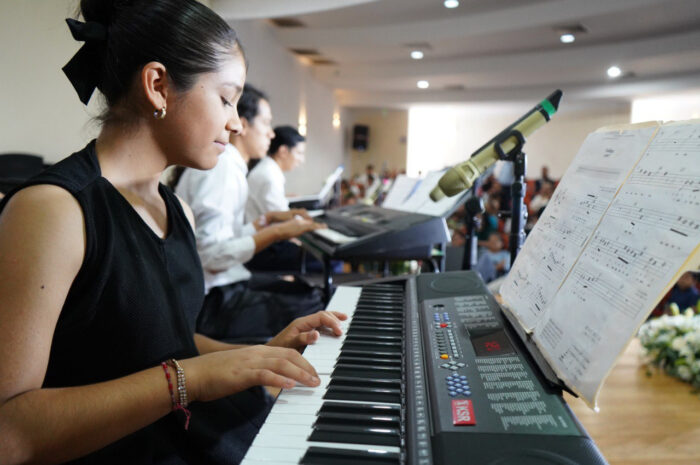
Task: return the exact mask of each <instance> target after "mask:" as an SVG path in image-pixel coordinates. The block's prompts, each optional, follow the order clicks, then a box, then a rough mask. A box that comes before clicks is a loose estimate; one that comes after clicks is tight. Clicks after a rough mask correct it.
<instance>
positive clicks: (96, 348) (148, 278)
mask: <svg viewBox="0 0 700 465" xmlns="http://www.w3.org/2000/svg"><path fill="white" fill-rule="evenodd" d="M36 184H54V185H57V186H60V187H62V188H64V189H66V190H67V191H69V192H70V193H71V194H73V196H74V197H75V198H76V199H77V200H78V202H79V203H80V206H81V207H82V210H83V213H84V218H85V231H86V250H85V259H84V262H83V264H82V267H81V269H80V271H79V273H78V275H77V276H76V278H75V280H74V282H73V284H72V286H71V288H70V291H69V293H68V296H67V298H66V301H65V304H64V306H63V308H62V310H61V314H60V317H59V319H58V322H57V325H56V330H55V332H54V337H53V341H52V345H51V353H50V357H49V364H48V368H47V372H46V378H45V381H44V387H47V388H50V387H69V386H80V385H84V384H89V383H97V382H100V381H106V380H111V379H115V378H118V377H121V376H125V375H128V374H131V373H134V372H137V371H139V370H143V369H147V368H151V367H154V366H158V365H159V364H160V362H161V361H163V360H166V359H169V358H172V357H174V358H187V357H192V356H195V355H197V354H198V352H197V348H196V346H195V344H194V337H193V335H194V328H195V322H196V319H197V314H198V312H199V310H200V308H201V304H202V300H203V293H204V281H203V275H202V269H201V265H200V262H199V257H198V256H197V252H196V247H195V238H194V233H193V231H192V229H191V227H190V224H189V222H188V221H187V218H186V217H185V214H184V212H183V211H182V208H181V206H180V203H179V201H178V200H177V198H176V197H175V195H174V194H173V193H172V191H171V190H170V189H168V188H167V187H165V186H163V185H161V186H159V191H160V194H161V196H162V197H163V199H164V201H165V203H166V206H167V216H168V233H167V236H166V238H165V239H161V238H159V237H158V236H157V235H156V234H154V232H153V231H152V230H151V229H150V228H149V227H148V226H147V225H146V223H145V222H144V221H143V220H142V219H141V217H140V216H139V215H138V213H137V212H136V211H135V210H134V209H133V208H132V207H131V205H130V204H129V203H128V202H127V200H126V199H125V198H124V197H123V196H122V195H121V194H120V193H119V192H118V191H117V190H116V188H115V187H114V186H112V185H111V184H110V183H109V181H107V180H106V179H105V178H103V177H102V176H101V173H100V168H99V164H98V162H97V156H96V153H95V144H94V141H93V142H91V143H90V144H88V146H87V147H86V148H85V149H83V150H82V151H80V152H77V153H74V154H73V155H71V156H70V157H68V158H66V159H65V160H63V161H61V162H59V163H57V164H55V165H53V166H52V167H50V168H49V169H48V170H46V171H44V172H43V173H41V174H39V175H38V176H36V177H34V178H32V179H30V180H29V181H28V182H27V183H26V184H25V185H24V186H27V185H36ZM16 191H17V190H14V191H12V192H11V193H9V194H8V196H7V197H6V198H5V199H3V201H2V202H0V212H1V211H2V209H3V208H4V206H5V205H6V203H7V201H8V200H9V199H10V198H11V197H12V195H13V194H14V193H15V192H16ZM163 389H164V390H166V389H167V384H166V381H165V378H164V379H163ZM269 407H270V402H269V398H268V397H266V396H265V393H264V391H263V390H262V389H261V388H257V389H252V390H250V391H246V392H243V393H240V394H239V395H235V396H231V397H229V398H226V399H222V400H219V401H215V402H206V403H195V404H193V405H192V406H191V411H192V420H191V423H190V428H189V430H188V431H185V430H184V429H183V423H182V421H181V420H182V419H181V418H178V416H177V415H176V414H174V413H171V414H169V415H167V416H165V417H163V418H162V419H160V420H159V421H157V422H155V423H154V424H152V425H150V426H148V427H146V428H143V429H142V430H140V431H137V432H135V433H133V434H131V435H129V436H127V437H125V438H123V439H121V440H119V441H117V442H116V443H114V444H112V445H110V446H108V447H106V448H105V449H103V450H101V451H98V452H96V453H93V454H90V455H89V456H87V457H85V458H82V459H79V460H76V461H74V462H72V463H76V464H100V465H105V464H200V463H201V464H204V463H206V464H235V463H238V462H239V461H240V460H241V458H242V457H243V456H244V454H245V451H246V450H247V448H248V446H249V444H250V443H251V442H252V439H253V438H254V436H255V434H256V433H257V430H258V429H259V426H260V424H261V423H262V421H263V420H264V418H265V416H266V415H267V413H268V411H269Z"/></svg>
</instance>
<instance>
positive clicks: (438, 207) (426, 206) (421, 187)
mask: <svg viewBox="0 0 700 465" xmlns="http://www.w3.org/2000/svg"><path fill="white" fill-rule="evenodd" d="M445 171H447V170H446V169H444V170H440V171H430V172H429V173H428V174H426V175H425V178H423V179H420V180H418V182H417V183H416V185H415V186H414V187H413V188H412V193H411V194H410V195H409V196H408V198H407V199H406V200H404V202H403V203H402V204H401V205H400V206H398V207H395V209H396V210H402V211H407V212H411V213H421V214H423V215H430V216H445V215H447V213H448V212H449V211H450V210H452V209H453V208H454V207H455V206H456V205H457V203H458V202H460V201H461V200H462V199H463V197H464V194H458V195H455V196H452V197H444V198H443V199H441V200H439V201H437V202H433V201H432V200H431V199H430V191H432V190H433V188H434V187H435V186H437V183H438V181H440V178H441V177H442V175H443V174H445Z"/></svg>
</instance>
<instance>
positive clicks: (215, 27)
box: [80, 0, 242, 119]
mask: <svg viewBox="0 0 700 465" xmlns="http://www.w3.org/2000/svg"><path fill="white" fill-rule="evenodd" d="M80 10H81V12H82V15H83V17H84V18H85V20H86V21H93V22H97V23H100V24H102V25H104V26H105V27H106V29H107V39H106V42H105V47H104V52H103V53H104V56H103V57H102V64H101V70H100V72H99V76H98V79H97V88H98V89H99V90H100V91H101V92H102V94H104V96H105V97H106V99H107V103H108V105H109V107H110V108H111V107H113V106H114V105H115V104H116V103H118V102H119V101H120V100H121V99H122V98H123V97H124V96H125V95H127V94H128V92H129V90H130V87H131V84H132V82H133V80H134V76H135V75H136V74H137V73H138V72H139V71H140V70H141V68H142V66H143V65H145V64H146V63H149V62H151V61H157V62H159V63H162V64H163V65H164V66H165V67H166V69H167V71H168V76H169V78H170V80H171V82H172V83H173V85H174V86H175V88H176V89H177V90H179V91H187V90H189V89H190V88H191V87H192V85H193V84H194V82H195V80H196V78H197V75H198V74H201V73H206V72H212V71H216V70H217V69H219V67H220V64H221V61H222V59H223V57H224V56H226V55H227V54H229V53H230V52H231V50H232V48H234V47H235V48H237V49H238V51H239V52H240V53H241V54H242V50H241V48H240V44H239V42H238V39H237V37H236V33H235V31H234V30H233V29H231V27H229V25H228V24H227V23H226V21H224V20H223V19H222V18H221V17H220V16H218V15H217V14H216V13H214V12H213V11H211V10H210V9H209V8H207V7H205V6H204V5H202V4H201V3H199V2H197V1H195V0H81V2H80ZM110 116H111V115H110V110H108V111H107V114H106V115H105V116H104V117H103V119H109V118H110Z"/></svg>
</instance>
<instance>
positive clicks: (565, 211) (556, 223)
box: [500, 124, 658, 332]
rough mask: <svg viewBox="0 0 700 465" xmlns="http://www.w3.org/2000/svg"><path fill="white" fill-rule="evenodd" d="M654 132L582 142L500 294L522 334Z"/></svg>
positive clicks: (596, 136) (601, 135) (602, 135)
mask: <svg viewBox="0 0 700 465" xmlns="http://www.w3.org/2000/svg"><path fill="white" fill-rule="evenodd" d="M657 127H658V125H656V124H654V125H651V126H649V127H646V128H643V129H641V130H640V129H635V130H630V129H628V130H624V131H619V130H613V131H598V132H594V133H592V134H590V135H589V136H588V137H587V138H586V140H585V141H584V143H583V145H582V146H581V149H580V150H579V152H578V154H577V155H576V157H575V158H574V161H573V162H572V164H571V166H570V167H569V169H568V170H567V171H566V174H565V175H564V177H563V178H562V180H561V182H560V183H559V186H558V187H557V189H556V191H555V192H554V195H553V196H552V199H551V200H550V201H549V204H548V205H547V208H546V209H545V211H544V213H543V214H542V217H541V218H540V219H539V221H538V222H537V224H536V225H535V228H534V229H533V230H532V231H531V232H530V234H529V236H528V237H527V240H526V241H525V244H524V247H523V249H522V250H521V251H520V253H519V254H518V257H517V259H516V261H515V263H514V264H513V267H512V268H511V271H510V273H509V274H508V277H507V278H506V280H505V281H504V283H503V286H502V287H501V290H500V293H501V295H502V296H503V300H504V301H505V302H506V303H507V305H508V306H509V307H510V308H511V310H512V311H513V314H514V315H515V316H516V318H517V319H518V320H519V321H520V323H521V324H522V326H523V328H525V330H527V331H528V332H530V331H532V329H533V328H534V327H535V324H536V322H537V321H538V319H539V318H540V317H541V316H542V314H543V312H544V311H545V309H546V308H547V306H548V305H549V304H550V302H551V300H552V297H553V296H554V294H555V293H556V291H557V289H559V287H560V286H561V284H562V282H563V281H564V278H565V277H566V275H567V273H568V272H569V270H570V269H571V266H572V265H573V264H574V262H575V261H576V259H577V258H578V256H579V255H580V254H581V250H583V247H584V245H585V244H586V242H587V241H588V240H589V238H590V237H591V234H592V233H593V231H594V230H595V228H596V226H597V225H598V223H599V222H600V219H601V216H602V215H603V213H604V212H605V210H606V209H607V208H608V206H609V205H610V202H611V201H612V199H613V198H614V196H615V193H616V192H617V190H618V188H619V186H620V184H621V183H622V181H623V180H624V179H625V178H626V177H627V176H628V174H629V172H630V169H631V167H633V166H634V164H635V163H636V162H637V160H638V159H639V157H640V154H641V153H642V152H643V151H644V149H645V148H646V147H647V145H648V144H649V141H650V140H651V137H652V135H653V134H654V131H656V129H657Z"/></svg>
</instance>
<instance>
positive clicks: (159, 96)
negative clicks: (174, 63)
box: [141, 61, 170, 111]
mask: <svg viewBox="0 0 700 465" xmlns="http://www.w3.org/2000/svg"><path fill="white" fill-rule="evenodd" d="M141 88H142V89H143V92H144V95H145V96H146V100H147V101H148V102H149V103H150V104H151V105H152V106H153V110H154V111H158V110H161V109H163V108H166V107H167V102H168V92H169V90H170V83H169V82H168V73H167V70H166V69H165V65H163V64H162V63H159V62H157V61H151V62H149V63H146V64H145V65H144V66H143V68H141Z"/></svg>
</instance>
